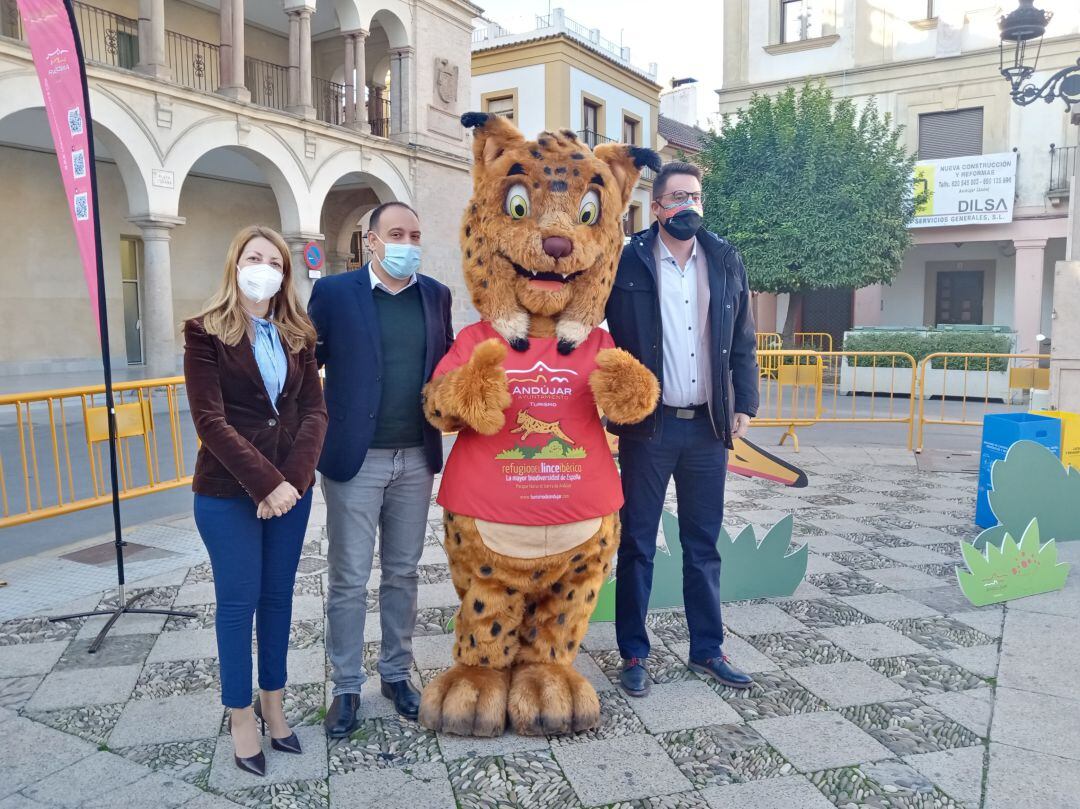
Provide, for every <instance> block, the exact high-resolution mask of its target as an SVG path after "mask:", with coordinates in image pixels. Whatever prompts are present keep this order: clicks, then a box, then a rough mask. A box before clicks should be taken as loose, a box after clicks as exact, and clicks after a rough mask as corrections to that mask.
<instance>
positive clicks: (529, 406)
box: [420, 113, 660, 736]
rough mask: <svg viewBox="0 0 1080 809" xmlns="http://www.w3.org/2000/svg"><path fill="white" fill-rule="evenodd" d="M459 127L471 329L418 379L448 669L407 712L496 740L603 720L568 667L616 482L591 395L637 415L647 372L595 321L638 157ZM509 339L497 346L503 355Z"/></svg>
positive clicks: (627, 416)
mask: <svg viewBox="0 0 1080 809" xmlns="http://www.w3.org/2000/svg"><path fill="white" fill-rule="evenodd" d="M461 121H462V123H463V124H464V125H465V126H467V127H474V128H475V132H474V143H473V151H474V157H475V164H474V167H473V185H474V191H473V198H472V200H471V201H470V203H469V207H468V209H467V211H466V214H465V219H464V222H463V225H462V232H461V247H462V252H463V253H464V256H465V279H466V282H467V283H468V285H469V290H470V291H471V293H472V299H473V302H474V303H475V305H476V308H477V309H478V310H479V312H480V315H481V317H482V318H483V319H482V321H481V322H479V323H476V324H474V325H472V326H469V327H467V328H466V329H464V330H463V331H462V332H461V333H460V334H459V335H458V338H457V340H456V341H455V343H454V345H453V347H452V348H451V350H450V353H448V354H447V356H446V358H445V359H444V360H443V362H442V363H440V365H439V367H438V368H436V370H435V374H434V378H433V380H432V381H431V383H430V384H429V385H428V387H427V388H426V389H425V404H424V407H425V413H426V415H427V418H428V419H429V420H430V421H431V422H432V423H433V424H434V425H435V426H437V427H439V428H442V429H444V430H460V431H461V432H460V435H459V436H458V439H457V443H456V444H455V446H454V449H453V451H452V452H451V454H450V458H449V460H448V462H447V467H446V472H445V474H444V476H443V482H442V487H441V489H440V493H439V503H440V504H441V505H442V506H443V507H444V509H445V510H446V511H445V525H446V553H447V556H448V557H449V560H450V572H451V574H452V577H453V581H454V586H455V588H456V589H457V592H458V595H459V597H460V598H461V602H462V603H461V607H460V608H459V609H458V612H457V615H456V618H455V633H456V642H455V644H454V653H453V656H454V665H453V667H452V668H450V669H449V670H448V671H446V672H444V673H443V674H441V675H439V676H438V677H437V678H435V679H434V680H433V681H432V682H431V683H430V684H428V686H427V688H426V689H425V690H424V695H423V700H422V703H421V707H420V722H421V724H423V725H424V726H425V727H428V728H431V729H433V730H441V731H445V732H448V733H457V734H461V735H476V736H495V735H499V734H501V733H502V732H503V730H504V728H505V725H506V718H507V714H509V716H510V721H511V723H512V725H513V727H514V730H516V731H517V732H518V733H520V734H528V735H538V734H555V733H568V732H570V731H579V730H585V729H588V728H592V727H595V726H596V725H597V724H598V723H599V721H600V703H599V700H598V699H597V697H596V691H595V690H594V689H593V687H592V686H591V685H590V684H589V683H588V681H587V680H586V679H585V678H584V677H582V676H581V675H580V674H579V673H578V672H577V671H576V670H575V669H574V668H573V662H574V658H575V656H576V655H577V651H578V645H579V644H580V643H581V639H582V637H583V636H584V635H585V631H586V629H587V628H588V622H589V616H590V615H591V614H592V611H593V607H594V606H595V604H596V594H597V593H598V592H599V591H600V585H601V584H602V583H603V581H604V579H605V578H606V577H607V576H608V575H609V573H610V570H611V558H612V556H613V555H614V553H615V549H616V547H617V545H618V543H619V518H618V510H619V508H620V506H621V505H622V492H621V487H620V485H619V478H618V472H617V470H616V468H615V464H614V461H613V460H612V458H611V453H610V452H609V451H608V447H607V443H606V441H605V437H604V430H603V427H602V425H601V422H600V417H599V414H598V413H597V405H599V406H600V408H601V409H602V410H603V411H604V413H605V414H606V415H607V417H608V418H609V419H611V420H612V421H615V422H620V423H633V422H636V421H640V420H641V419H643V418H644V417H645V416H647V415H648V414H649V413H651V412H652V410H653V409H654V408H655V406H656V402H657V397H658V385H657V382H656V379H655V377H653V375H652V374H651V373H650V372H649V371H648V370H646V369H645V367H644V366H643V365H641V364H640V363H639V362H638V361H637V360H636V359H634V358H633V357H631V356H630V355H629V354H627V353H626V352H624V351H622V350H619V349H616V348H615V347H614V343H613V342H612V340H611V336H610V335H609V334H608V333H607V332H606V331H604V330H603V329H600V328H598V325H599V323H600V321H601V320H602V319H603V317H604V305H605V303H606V301H607V298H608V294H609V292H610V291H611V285H612V282H613V280H614V278H615V268H616V266H617V264H618V260H619V254H620V251H621V248H622V229H621V224H620V220H621V217H622V214H623V211H625V210H626V207H627V204H628V203H629V201H630V195H631V192H632V190H633V188H634V185H635V184H636V183H637V180H638V174H639V173H640V169H641V166H643V165H650V166H652V167H653V168H654V169H658V168H659V165H660V159H659V157H658V156H657V154H656V153H655V152H653V151H651V150H648V149H641V148H638V147H634V146H625V145H622V144H605V145H603V146H598V147H597V148H596V150H595V152H594V151H591V150H590V149H589V147H588V146H587V145H585V144H583V143H581V142H580V141H578V140H577V138H576V137H575V136H574V134H573V133H572V132H569V131H565V130H564V131H560V132H557V133H551V132H544V133H542V134H541V135H540V136H539V137H538V138H537V139H536V140H535V141H527V140H525V138H524V137H523V136H522V135H521V133H520V132H518V130H517V129H515V128H514V126H513V125H512V124H511V123H510V122H509V121H507V120H506V119H505V118H501V117H498V116H491V115H485V114H483V113H466V114H465V115H464V116H463V117H462V119H461ZM508 349H509V350H508Z"/></svg>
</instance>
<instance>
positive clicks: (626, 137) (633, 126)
mask: <svg viewBox="0 0 1080 809" xmlns="http://www.w3.org/2000/svg"><path fill="white" fill-rule="evenodd" d="M638 123H639V122H638V121H635V120H634V119H633V118H625V117H624V118H623V122H622V139H623V143H629V144H632V145H635V146H638V145H640V144H639V143H638Z"/></svg>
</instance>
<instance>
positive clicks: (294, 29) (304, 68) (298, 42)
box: [286, 4, 315, 118]
mask: <svg viewBox="0 0 1080 809" xmlns="http://www.w3.org/2000/svg"><path fill="white" fill-rule="evenodd" d="M313 10H314V8H313V7H312V6H309V5H307V4H304V5H300V6H296V7H295V8H291V7H286V13H287V14H288V15H289V102H288V110H289V112H292V113H295V114H296V115H301V116H303V117H304V118H314V117H315V107H314V105H313V104H312V101H311V13H312V11H313Z"/></svg>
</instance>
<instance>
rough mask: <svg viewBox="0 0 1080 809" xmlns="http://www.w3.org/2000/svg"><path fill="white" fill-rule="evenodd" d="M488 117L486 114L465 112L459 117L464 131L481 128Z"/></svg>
mask: <svg viewBox="0 0 1080 809" xmlns="http://www.w3.org/2000/svg"><path fill="white" fill-rule="evenodd" d="M490 117H491V116H490V115H489V114H488V113H486V112H467V113H465V114H464V115H462V116H461V125H462V126H463V127H465V128H466V129H474V128H476V127H482V126H483V125H484V124H486V123H487V122H488V118H490Z"/></svg>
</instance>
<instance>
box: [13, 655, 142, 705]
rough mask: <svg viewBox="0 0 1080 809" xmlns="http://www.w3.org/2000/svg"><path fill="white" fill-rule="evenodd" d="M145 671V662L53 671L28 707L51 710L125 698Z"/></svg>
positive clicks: (106, 703)
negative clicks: (143, 669)
mask: <svg viewBox="0 0 1080 809" xmlns="http://www.w3.org/2000/svg"><path fill="white" fill-rule="evenodd" d="M141 672H142V666H140V665H138V664H134V665H128V666H102V667H99V668H91V669H64V670H58V671H53V672H52V673H51V674H49V675H48V676H47V677H46V678H45V679H44V680H43V681H42V683H41V685H40V686H39V687H38V689H37V691H35V692H34V696H33V697H31V698H30V701H29V702H28V703H27V705H26V707H27V709H28V710H35V711H49V710H55V709H57V708H72V707H77V706H81V705H111V704H113V703H116V702H124V701H125V700H127V698H128V697H129V696H130V695H131V690H132V689H133V688H134V687H135V682H136V681H137V680H138V679H139V674H140V673H141Z"/></svg>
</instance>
